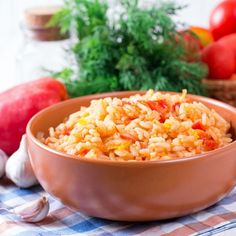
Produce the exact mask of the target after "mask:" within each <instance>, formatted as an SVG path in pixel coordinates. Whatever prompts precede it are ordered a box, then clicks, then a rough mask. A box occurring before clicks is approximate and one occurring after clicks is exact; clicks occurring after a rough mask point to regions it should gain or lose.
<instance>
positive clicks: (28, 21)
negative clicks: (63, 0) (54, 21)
mask: <svg viewBox="0 0 236 236" xmlns="http://www.w3.org/2000/svg"><path fill="white" fill-rule="evenodd" d="M60 9H61V6H58V5H56V6H38V7H31V8H28V9H26V10H25V12H24V17H25V27H26V28H27V29H28V30H30V31H31V36H32V37H33V38H34V39H36V40H40V41H54V40H61V39H66V38H68V34H64V35H62V34H61V32H60V29H59V27H56V26H54V27H48V22H49V21H50V20H51V18H52V16H53V15H54V14H55V13H57V12H58V11H59V10H60Z"/></svg>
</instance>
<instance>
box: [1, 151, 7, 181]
mask: <svg viewBox="0 0 236 236" xmlns="http://www.w3.org/2000/svg"><path fill="white" fill-rule="evenodd" d="M7 159H8V157H7V155H6V153H5V152H4V151H2V150H1V149H0V178H2V177H3V175H4V174H5V167H6V163H7Z"/></svg>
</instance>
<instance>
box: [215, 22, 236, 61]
mask: <svg viewBox="0 0 236 236" xmlns="http://www.w3.org/2000/svg"><path fill="white" fill-rule="evenodd" d="M235 23H236V22H235ZM218 42H219V43H220V44H221V45H224V46H225V47H228V48H229V49H230V50H231V51H232V52H233V53H234V57H235V61H236V33H234V34H230V35H226V36H224V37H223V38H221V39H220V40H219V41H218Z"/></svg>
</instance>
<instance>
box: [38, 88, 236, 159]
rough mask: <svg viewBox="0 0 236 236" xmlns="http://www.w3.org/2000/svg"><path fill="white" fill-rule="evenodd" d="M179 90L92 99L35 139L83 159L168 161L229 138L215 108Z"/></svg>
mask: <svg viewBox="0 0 236 236" xmlns="http://www.w3.org/2000/svg"><path fill="white" fill-rule="evenodd" d="M186 95H187V92H186V90H183V92H182V94H181V95H178V94H177V95H171V94H162V93H160V92H154V91H153V90H149V91H147V93H146V94H144V95H143V96H141V95H135V96H131V97H129V98H122V99H119V98H110V97H107V98H104V99H98V100H92V101H91V104H90V106H89V107H81V109H80V110H79V111H78V112H75V113H73V114H71V115H70V116H69V117H68V118H67V119H66V120H65V122H63V123H61V124H59V125H58V126H57V127H56V128H53V127H51V128H50V129H49V136H48V137H43V135H42V132H40V133H39V135H38V138H39V140H40V141H41V142H43V143H44V144H46V145H48V146H49V147H50V148H52V149H55V150H57V151H60V152H64V153H67V154H71V155H74V156H78V157H84V158H91V159H93V158H96V159H107V160H123V161H147V160H169V159H174V158H182V157H190V156H193V155H196V154H200V153H205V152H208V151H211V150H214V149H217V148H220V147H223V146H225V145H227V144H228V143H230V142H232V139H231V135H230V134H229V133H228V131H229V128H230V124H229V123H228V122H227V121H226V120H224V119H223V118H222V117H221V116H220V115H219V114H217V113H216V112H215V111H214V110H212V109H210V108H208V107H206V106H205V105H203V104H202V103H200V102H195V101H193V102H192V101H190V99H189V98H188V97H187V96H186Z"/></svg>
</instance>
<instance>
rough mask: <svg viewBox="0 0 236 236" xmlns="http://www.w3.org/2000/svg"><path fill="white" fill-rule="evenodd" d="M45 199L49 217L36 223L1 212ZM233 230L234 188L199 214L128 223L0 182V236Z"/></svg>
mask: <svg viewBox="0 0 236 236" xmlns="http://www.w3.org/2000/svg"><path fill="white" fill-rule="evenodd" d="M42 195H44V196H47V197H48V198H49V202H50V212H49V215H48V216H47V217H46V218H45V220H43V221H42V222H40V223H36V224H30V223H24V222H20V221H19V220H18V219H17V218H16V217H15V216H14V215H13V214H11V213H9V212H7V211H5V210H4V209H11V208H13V207H15V206H18V205H21V204H24V203H26V202H29V201H31V200H35V199H37V198H39V197H40V196H42ZM233 227H236V188H235V189H234V190H233V191H232V192H231V193H230V194H229V196H228V197H226V198H225V199H223V200H222V201H221V202H219V203H218V204H216V205H214V206H212V207H210V208H208V209H206V210H204V211H201V212H199V213H196V214H193V215H189V216H185V217H181V218H178V219H175V220H170V221H153V222H147V223H129V222H115V221H110V220H103V219H99V218H93V217H89V216H86V215H83V214H80V213H79V212H75V211H72V210H70V209H69V208H67V207H65V206H64V205H62V204H61V203H60V202H59V201H57V200H55V199H54V198H52V197H51V196H49V195H48V194H47V193H45V192H44V190H43V189H42V188H41V187H40V186H37V187H33V188H30V189H19V188H17V187H15V186H14V185H13V184H11V183H10V182H9V181H8V180H6V179H2V180H0V235H1V236H14V235H17V236H26V235H27V236H59V235H60V236H61V235H88V236H89V235H95V236H96V235H103V236H110V235H117V236H129V235H151V236H152V235H155V236H156V235H157V236H158V235H166V236H167V235H168V236H180V235H181V236H185V235H204V236H207V235H212V234H214V233H218V232H221V231H224V230H227V229H230V228H233Z"/></svg>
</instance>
